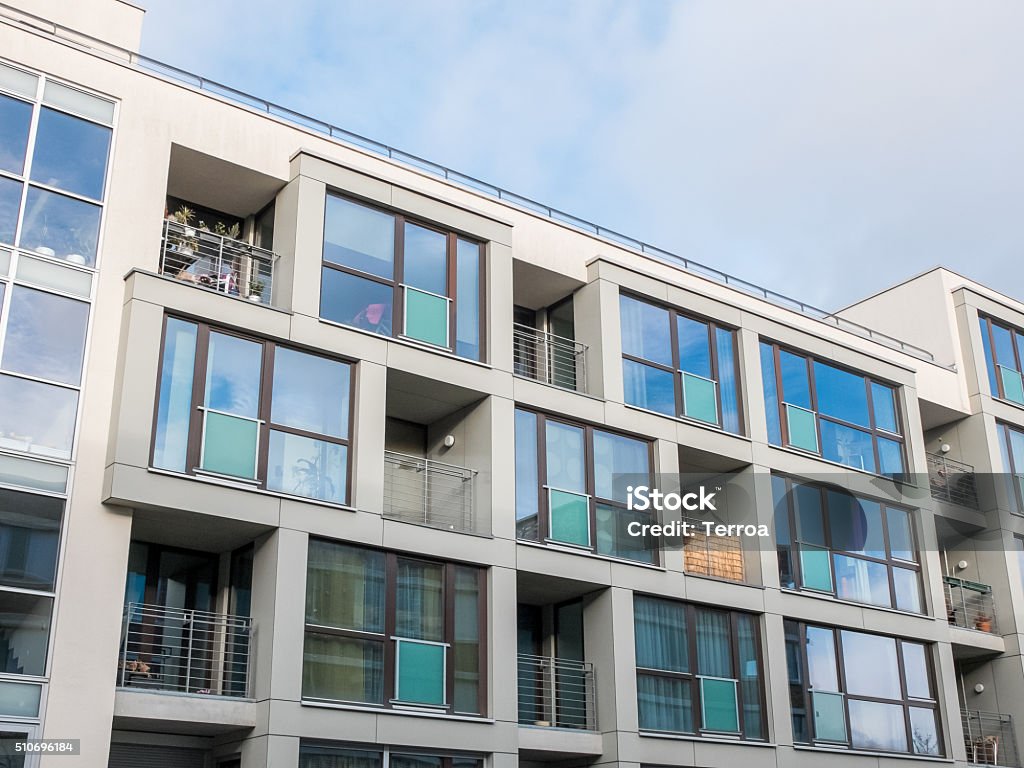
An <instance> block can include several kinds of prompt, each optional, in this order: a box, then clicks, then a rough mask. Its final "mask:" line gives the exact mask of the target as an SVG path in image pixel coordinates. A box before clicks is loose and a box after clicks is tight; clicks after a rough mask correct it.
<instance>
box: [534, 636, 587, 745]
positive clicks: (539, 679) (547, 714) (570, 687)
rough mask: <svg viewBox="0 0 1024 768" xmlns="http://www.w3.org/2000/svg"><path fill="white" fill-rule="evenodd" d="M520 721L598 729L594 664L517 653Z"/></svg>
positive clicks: (583, 729)
mask: <svg viewBox="0 0 1024 768" xmlns="http://www.w3.org/2000/svg"><path fill="white" fill-rule="evenodd" d="M518 682H519V723H520V725H535V726H540V727H542V728H574V729H576V730H581V731H596V730H597V706H596V700H597V699H596V687H595V680H594V665H593V664H591V663H590V662H587V661H572V660H569V659H557V658H553V657H551V656H534V655H532V654H528V653H520V654H519V675H518Z"/></svg>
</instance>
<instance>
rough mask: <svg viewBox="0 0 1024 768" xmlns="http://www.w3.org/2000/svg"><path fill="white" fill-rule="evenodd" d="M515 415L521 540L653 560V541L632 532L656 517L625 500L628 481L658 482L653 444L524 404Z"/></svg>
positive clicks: (612, 555) (634, 558)
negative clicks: (654, 473)
mask: <svg viewBox="0 0 1024 768" xmlns="http://www.w3.org/2000/svg"><path fill="white" fill-rule="evenodd" d="M515 420H516V421H515V423H516V427H515V430H516V435H515V439H516V535H517V536H518V538H520V539H526V540H530V541H545V542H550V543H553V544H564V545H568V546H572V547H579V548H581V549H586V550H591V551H594V552H597V553H598V554H601V555H608V556H610V557H620V558H626V559H629V560H637V561H640V562H645V563H652V562H655V561H656V559H657V558H656V555H655V548H654V546H653V544H652V542H651V541H650V540H648V539H646V538H643V537H637V536H630V535H629V533H628V526H629V523H630V522H632V521H635V520H639V521H641V522H652V521H651V519H650V517H649V515H648V514H647V513H641V512H632V511H630V510H629V509H628V508H627V504H626V500H627V488H628V487H629V486H632V485H639V484H644V485H648V486H650V485H651V484H652V474H651V465H652V463H653V456H652V453H653V447H652V444H651V443H650V442H648V441H646V440H639V439H637V438H634V437H627V436H625V435H621V434H617V433H615V432H608V431H606V430H602V429H597V428H595V427H591V426H588V425H585V424H578V423H573V422H569V421H563V420H562V419H560V418H555V417H553V416H547V415H545V414H541V413H534V412H533V411H527V410H523V409H517V410H516V416H515Z"/></svg>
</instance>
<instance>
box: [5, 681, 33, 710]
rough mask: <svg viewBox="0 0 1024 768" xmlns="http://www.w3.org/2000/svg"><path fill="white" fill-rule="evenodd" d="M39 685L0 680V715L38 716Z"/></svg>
mask: <svg viewBox="0 0 1024 768" xmlns="http://www.w3.org/2000/svg"><path fill="white" fill-rule="evenodd" d="M42 690H43V687H42V686H41V685H32V684H29V683H13V682H10V681H9V680H4V681H2V682H0V715H11V716H13V717H38V716H39V696H40V694H41V693H42Z"/></svg>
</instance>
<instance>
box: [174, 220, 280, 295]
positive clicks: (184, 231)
mask: <svg viewBox="0 0 1024 768" xmlns="http://www.w3.org/2000/svg"><path fill="white" fill-rule="evenodd" d="M276 258H277V257H276V256H275V255H274V253H273V252H271V251H267V250H264V249H263V248H257V247H256V246H254V245H249V244H248V243H243V242H242V241H241V240H233V239H232V238H230V237H225V236H223V235H218V234H216V233H214V232H210V231H208V230H205V229H197V228H196V227H193V226H191V225H189V224H181V223H180V222H177V221H174V220H172V219H166V220H165V221H164V230H163V238H162V240H161V243H160V273H161V274H163V275H168V276H170V277H174V278H177V279H178V280H184V281H185V282H189V283H192V284H193V285H197V286H199V287H201V288H208V289H209V290H211V291H217V292H218V293H223V294H226V295H228V296H237V297H239V298H243V299H249V300H250V301H254V302H258V303H260V304H270V302H271V299H272V293H273V288H274V261H275V259H276Z"/></svg>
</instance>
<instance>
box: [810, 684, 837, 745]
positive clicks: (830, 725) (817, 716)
mask: <svg viewBox="0 0 1024 768" xmlns="http://www.w3.org/2000/svg"><path fill="white" fill-rule="evenodd" d="M811 704H812V706H813V707H814V738H815V739H817V740H819V741H839V742H845V741H846V712H845V711H844V708H843V697H842V694H839V693H824V692H823V691H811Z"/></svg>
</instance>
